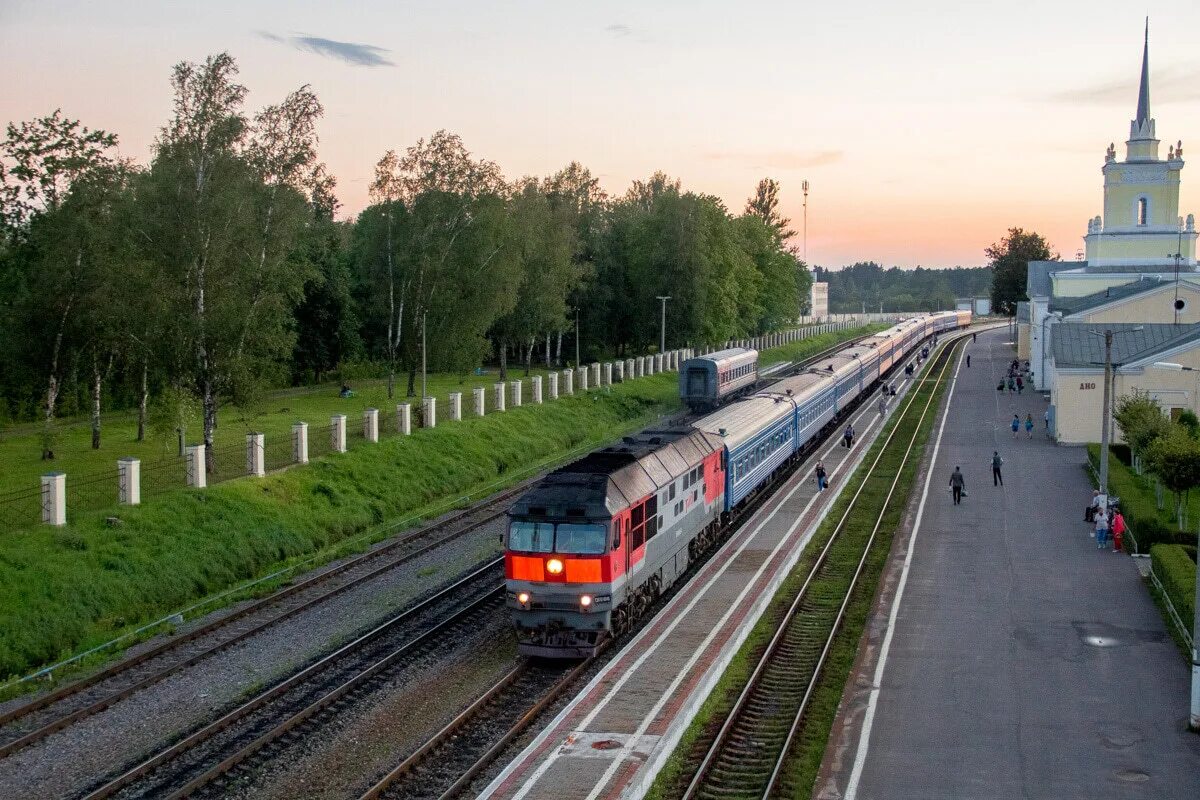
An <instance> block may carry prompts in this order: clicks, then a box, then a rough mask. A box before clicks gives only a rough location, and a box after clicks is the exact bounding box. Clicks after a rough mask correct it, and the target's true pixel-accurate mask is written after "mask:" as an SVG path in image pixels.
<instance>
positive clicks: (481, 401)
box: [471, 386, 487, 417]
mask: <svg viewBox="0 0 1200 800" xmlns="http://www.w3.org/2000/svg"><path fill="white" fill-rule="evenodd" d="M471 394H472V396H473V397H474V398H475V416H477V417H482V416H483V415H484V414H485V413H487V400H486V399H485V396H484V390H483V387H482V386H476V387H475V388H474V389H472V390H471Z"/></svg>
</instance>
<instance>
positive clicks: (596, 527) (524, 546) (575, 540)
mask: <svg viewBox="0 0 1200 800" xmlns="http://www.w3.org/2000/svg"><path fill="white" fill-rule="evenodd" d="M508 547H509V549H510V550H518V551H521V552H524V553H572V554H576V555H600V554H601V553H604V552H605V551H606V550H607V549H608V528H607V526H605V525H603V524H598V523H577V522H559V523H553V522H530V521H529V520H523V519H514V520H513V521H512V522H510V523H509V526H508Z"/></svg>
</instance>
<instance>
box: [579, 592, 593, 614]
mask: <svg viewBox="0 0 1200 800" xmlns="http://www.w3.org/2000/svg"><path fill="white" fill-rule="evenodd" d="M579 605H580V606H581V607H582V608H583V610H584V611H586V610H588V609H589V608H591V607H592V596H591V595H590V594H581V595H579Z"/></svg>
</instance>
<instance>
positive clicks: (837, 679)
mask: <svg viewBox="0 0 1200 800" xmlns="http://www.w3.org/2000/svg"><path fill="white" fill-rule="evenodd" d="M951 368H953V367H951ZM935 374H936V373H935ZM949 375H950V373H947V377H949ZM948 385H949V381H948V380H947V381H944V382H942V383H940V384H938V385H937V386H936V388H935V386H934V385H933V383H932V382H922V383H920V384H919V385H918V388H917V389H916V390H915V394H916V397H915V400H914V402H913V405H912V406H911V407H910V411H909V412H908V413H907V414H905V415H904V416H903V418H901V419H897V418H896V417H893V418H892V420H891V421H890V422H889V423H888V424H887V426H886V427H885V429H884V432H883V434H881V435H880V437H879V438H878V439H877V440H876V442H875V443H874V444H873V445H872V446H871V449H870V451H869V452H868V453H867V456H866V458H865V459H864V461H863V464H862V466H860V467H859V468H858V469H857V470H856V471H855V473H854V474H853V476H851V478H850V479H849V481H848V482H847V485H846V487H845V489H844V491H843V492H842V494H841V496H840V497H839V498H838V499H837V501H836V502H835V503H834V505H833V507H832V509H830V512H829V513H828V514H827V515H826V516H825V520H824V522H822V524H821V526H820V527H819V528H818V529H817V532H816V533H815V534H814V536H813V539H812V541H811V542H810V544H809V545H808V547H807V548H806V550H805V552H804V554H803V555H802V556H801V557H800V560H799V562H798V563H797V565H796V567H795V568H794V569H793V571H792V573H791V574H790V575H789V576H788V578H787V579H786V580H785V581H784V583H783V585H782V586H781V587H780V589H779V592H778V593H777V594H776V595H775V598H774V599H773V600H772V601H771V604H770V606H768V608H767V610H766V612H765V613H764V614H763V616H762V618H761V619H760V620H759V621H758V623H757V624H756V625H755V626H754V629H753V630H752V631H751V633H750V636H749V637H748V638H747V639H746V642H745V643H744V644H743V645H742V647H741V649H739V650H738V652H737V653H736V654H735V655H734V657H733V660H732V661H731V662H730V665H729V668H728V669H727V670H726V671H725V674H724V675H723V676H722V677H721V680H720V681H719V682H718V684H717V686H716V687H715V689H714V690H713V692H712V694H710V695H709V697H708V699H707V700H706V701H705V702H704V704H703V705H702V706H701V708H700V711H699V713H698V714H697V715H696V717H695V719H693V720H692V723H691V724H690V725H689V726H688V729H687V730H686V731H685V732H684V735H683V737H682V739H681V741H680V743H679V745H678V746H677V747H676V749H675V752H674V753H673V754H672V755H671V757H670V758H669V759H668V761H667V763H666V764H665V765H664V767H663V770H662V772H661V773H659V776H658V778H657V779H656V780H655V782H654V785H653V787H652V788H651V790H650V792H649V793H648V794H647V797H648V798H649V800H667V799H668V798H674V797H679V796H680V795H681V794H682V792H683V789H684V788H685V787H686V784H687V781H690V780H691V776H692V774H693V773H694V770H695V769H696V767H697V765H698V764H699V760H700V758H701V757H702V756H703V751H704V748H706V747H707V746H708V744H709V743H710V742H711V741H712V737H713V736H715V735H716V732H717V730H718V729H719V727H720V725H721V724H722V722H723V720H724V719H725V718H726V717H727V716H728V714H729V712H730V710H731V709H732V707H733V704H734V703H735V702H736V700H737V697H738V694H739V693H740V692H741V690H742V688H743V687H744V686H745V684H746V681H747V680H748V679H749V677H750V673H751V672H753V670H754V666H755V664H757V662H758V659H759V658H760V657H761V655H762V653H763V652H764V650H765V649H766V646H767V643H768V642H769V641H770V639H771V637H772V635H773V634H774V632H775V630H776V629H777V628H778V626H779V624H780V621H781V620H782V618H783V614H784V612H785V611H786V609H787V607H788V606H789V605H790V604H791V602H792V600H793V598H794V597H795V596H796V593H797V592H798V591H799V589H800V587H801V585H802V584H803V583H804V579H805V576H807V575H808V573H809V572H811V570H812V566H813V562H814V561H815V559H816V557H817V554H818V553H819V552H820V550H821V548H822V547H823V546H824V544H825V543H826V542H827V541H828V540H829V537H830V535H831V534H832V533H833V529H834V527H835V526H836V524H837V521H838V520H839V519H841V517H842V514H843V513H844V512H845V510H846V507H847V506H848V505H849V502H850V498H851V497H853V496H854V490H855V489H856V488H857V487H858V486H859V485H860V484H862V483H863V482H864V480H866V485H865V487H864V488H863V492H862V494H861V496H860V498H859V503H858V505H857V506H856V507H855V509H854V511H852V512H851V515H850V517H849V519H848V520H847V522H846V528H845V530H844V531H843V532H842V534H841V535H840V537H841V541H840V543H835V545H834V547H833V548H832V549H831V550H830V555H829V558H830V559H842V563H854V562H856V561H857V559H858V557H859V556H860V555H861V553H862V546H863V543H864V542H865V541H866V539H867V537H868V536H869V535H870V532H871V529H872V528H873V527H874V525H875V522H876V521H877V520H878V519H879V517H880V514H879V509H880V507H881V506H882V504H883V499H884V497H885V496H886V494H887V490H888V487H889V486H890V484H891V481H892V478H893V477H894V476H895V475H896V473H897V471H899V473H900V479H899V482H898V484H897V486H896V491H895V495H894V496H893V500H892V502H891V503H890V504H889V506H888V508H887V509H886V511H885V512H884V514H883V524H882V525H881V527H880V531H879V534H878V536H877V538H876V541H875V544H874V546H873V547H872V548H871V552H870V555H869V556H868V558H867V562H866V564H865V565H864V570H863V574H862V576H861V577H860V579H859V584H858V586H857V587H856V589H855V593H854V596H853V599H852V601H851V603H850V605H849V606H848V607H847V610H846V616H845V618H844V620H843V622H842V627H841V630H840V632H839V634H838V636H837V638H836V640H835V642H834V646H833V648H832V649H831V651H830V654H829V658H828V661H827V662H826V665H825V669H824V671H823V672H822V674H821V676H820V678H819V679H818V681H817V686H816V690H815V693H814V695H813V697H812V699H811V700H810V704H809V709H808V711H807V712H806V715H805V724H804V726H803V727H802V731H801V735H800V736H799V738H798V739H797V741H796V743H795V744H794V745H793V747H792V753H791V755H790V756H789V760H788V764H787V767H786V772H785V777H784V778H783V779H782V780H783V782H782V783H781V786H786V787H788V792H789V794H791V795H793V796H796V797H808V796H809V795H810V793H811V791H812V786H813V782H814V781H815V780H816V775H817V771H818V770H819V769H820V766H821V759H822V757H823V755H824V751H825V745H826V742H827V740H828V738H829V732H830V729H831V727H832V725H833V720H834V718H835V716H836V714H837V708H838V704H839V703H840V701H841V697H842V691H843V688H844V686H845V683H846V679H847V676H848V675H849V674H850V670H851V668H852V667H853V664H854V658H855V655H856V654H857V652H858V643H859V639H860V638H861V636H862V633H863V631H864V629H865V626H866V622H867V618H868V616H869V614H870V610H871V604H872V602H873V600H874V596H875V590H876V586H877V584H878V582H879V577H880V576H881V575H882V573H883V569H884V567H885V565H886V563H887V558H888V552H889V550H890V548H891V541H892V535H893V534H894V532H895V531H896V529H897V527H898V526H899V524H900V521H901V519H902V517H903V514H904V512H905V507H906V505H907V501H908V499H909V498H910V497H911V496H912V495H913V493H914V491H915V489H916V479H917V470H918V467H919V465H920V462H921V461H922V458H921V457H919V456H918V457H915V458H909V459H907V460H904V459H903V458H902V457H903V454H904V447H905V445H906V444H907V442H908V441H909V439H910V437H911V435H912V431H913V430H914V428H916V427H917V421H918V419H919V418H920V412H921V408H923V407H924V405H925V401H926V400H927V399H928V397H929V395H930V393H931V392H932V393H933V394H934V399H933V405H932V407H931V409H937V408H939V407H940V403H941V400H942V396H943V395H944V393H945V391H946V388H947V387H948ZM936 418H937V415H936V414H934V413H930V414H929V415H928V416H927V417H926V419H925V421H924V423H923V424H922V425H921V427H920V430H918V432H917V439H916V445H915V448H914V452H916V453H922V452H923V451H924V447H925V444H926V443H927V441H928V439H929V436H930V433H931V431H932V429H933V426H934V422H935V420H936ZM897 425H899V428H900V429H899V431H898V432H897V433H896V437H895V439H893V445H892V447H891V449H890V450H889V451H888V452H887V453H885V454H884V455H883V458H882V460H881V461H880V463H879V466H878V468H877V469H876V471H875V473H874V474H873V475H872V476H871V477H870V478H866V474H865V473H866V470H867V467H868V466H869V465H870V464H872V463H873V462H874V460H875V457H876V455H877V454H878V452H879V450H880V449H881V448H882V447H883V442H884V440H885V439H886V434H887V432H888V431H889V430H891V428H893V427H895V426H897ZM835 563H836V562H835ZM810 591H811V594H810V596H812V597H822V596H824V595H825V594H826V593H828V596H829V598H830V600H831V601H832V602H834V604H835V605H836V603H837V602H840V600H839V599H838V598H840V596H841V595H840V593H839V590H838V589H837V588H836V587H835V586H831V585H823V581H820V580H818V581H814V583H813V585H812V587H811V589H810Z"/></svg>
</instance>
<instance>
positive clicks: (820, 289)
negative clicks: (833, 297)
mask: <svg viewBox="0 0 1200 800" xmlns="http://www.w3.org/2000/svg"><path fill="white" fill-rule="evenodd" d="M809 301H810V303H811V311H810V312H809V313H810V314H812V316H814V317H828V316H829V284H828V283H825V282H824V281H813V285H812V293H811V294H810V296H809Z"/></svg>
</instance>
